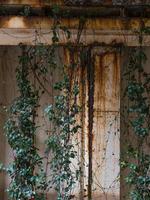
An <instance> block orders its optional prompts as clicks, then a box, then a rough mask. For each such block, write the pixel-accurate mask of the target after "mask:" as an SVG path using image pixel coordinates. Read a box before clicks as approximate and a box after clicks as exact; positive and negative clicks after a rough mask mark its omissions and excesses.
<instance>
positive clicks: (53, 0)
mask: <svg viewBox="0 0 150 200" xmlns="http://www.w3.org/2000/svg"><path fill="white" fill-rule="evenodd" d="M64 2H65V3H64ZM79 2H81V1H75V0H72V1H71V0H66V1H65V0H50V1H44V0H42V1H41V0H21V1H20V0H1V2H0V3H1V4H8V5H10V4H11V5H12V4H20V5H27V4H28V5H34V6H41V5H52V4H58V5H64V4H65V5H79V4H80V3H79ZM82 2H84V5H99V6H101V5H108V6H109V5H111V6H112V5H114V6H116V5H121V4H122V5H125V6H126V5H150V0H138V1H132V0H126V1H124V3H120V2H119V1H118V3H117V1H114V0H104V1H102V0H97V1H94V0H88V1H82Z"/></svg>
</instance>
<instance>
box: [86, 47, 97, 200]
mask: <svg viewBox="0 0 150 200" xmlns="http://www.w3.org/2000/svg"><path fill="white" fill-rule="evenodd" d="M87 56H88V58H87V59H88V62H87V63H88V66H87V67H88V68H87V77H88V147H89V149H88V151H89V168H88V200H92V178H93V177H92V158H93V118H94V71H95V70H94V64H93V58H92V56H91V49H89V50H88V54H87Z"/></svg>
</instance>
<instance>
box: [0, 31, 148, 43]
mask: <svg viewBox="0 0 150 200" xmlns="http://www.w3.org/2000/svg"><path fill="white" fill-rule="evenodd" d="M59 36H60V42H59V44H60V45H65V44H66V42H67V39H66V36H65V34H64V33H62V32H60V33H59ZM77 37H78V32H77V30H71V39H70V43H72V44H76V41H77ZM35 40H37V41H36V42H35ZM138 41H139V38H138V36H137V35H135V34H133V33H131V32H127V31H117V32H116V31H109V32H108V31H98V30H85V31H83V33H82V35H81V38H80V44H82V45H85V46H86V45H93V46H105V45H106V46H107V45H111V46H117V45H118V44H119V46H120V44H121V45H125V46H139V42H138ZM38 42H40V43H43V44H45V45H51V44H52V31H51V30H48V29H38V30H37V29H0V45H19V44H20V43H22V44H25V45H35V44H38ZM143 45H144V46H150V35H147V36H144V37H143Z"/></svg>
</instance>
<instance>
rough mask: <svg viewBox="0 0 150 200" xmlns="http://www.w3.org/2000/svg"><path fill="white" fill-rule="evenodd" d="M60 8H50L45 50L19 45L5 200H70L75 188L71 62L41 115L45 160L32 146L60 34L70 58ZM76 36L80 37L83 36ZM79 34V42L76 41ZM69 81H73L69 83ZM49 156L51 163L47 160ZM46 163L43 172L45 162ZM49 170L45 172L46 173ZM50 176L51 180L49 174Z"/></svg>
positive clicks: (75, 126)
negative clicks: (45, 126)
mask: <svg viewBox="0 0 150 200" xmlns="http://www.w3.org/2000/svg"><path fill="white" fill-rule="evenodd" d="M58 12H59V8H58V7H57V6H54V8H53V18H54V24H53V27H52V32H53V36H52V45H51V46H44V45H43V44H41V43H39V42H38V40H37V37H36V41H35V46H31V47H25V46H22V45H21V50H22V55H21V56H20V57H19V66H18V67H17V68H16V80H17V87H18V90H19V91H18V97H17V98H16V99H15V100H14V102H13V103H12V105H11V106H10V109H9V111H8V115H9V117H8V120H7V122H6V124H5V132H6V136H7V140H8V143H9V145H10V147H11V149H12V152H13V162H12V163H10V165H9V166H6V167H5V166H3V165H1V166H0V168H1V170H4V171H6V172H7V173H8V174H9V176H10V178H11V182H10V184H9V187H8V188H7V193H8V196H9V199H12V200H19V199H20V200H29V199H30V200H31V199H32V200H33V199H36V200H38V199H39V200H42V199H43V200H44V199H48V196H47V193H48V192H49V190H50V189H54V190H55V191H56V192H57V199H58V200H67V199H68V200H69V199H71V198H72V197H73V195H72V191H73V189H74V188H73V187H74V185H75V183H76V181H77V180H78V176H79V168H78V167H77V168H76V169H75V170H74V169H73V166H72V162H73V160H74V159H75V158H76V156H77V151H76V150H75V144H73V142H72V140H73V137H74V135H75V134H77V133H78V130H79V128H80V126H79V124H78V122H77V115H78V113H79V111H80V107H79V105H78V103H77V98H78V94H79V88H78V81H77V79H76V77H75V74H74V71H76V66H77V65H78V64H77V63H76V61H75V60H74V58H73V60H72V62H71V63H70V64H69V65H65V64H64V63H63V64H62V66H61V69H60V71H62V78H61V81H59V82H56V83H54V85H53V86H52V87H53V89H54V90H55V91H56V93H57V94H58V95H56V96H55V97H54V99H53V104H50V105H48V106H47V108H46V109H45V111H44V112H45V114H46V116H47V117H48V119H49V123H51V124H52V130H49V132H50V135H48V138H47V140H46V141H45V143H46V149H45V157H41V156H40V155H39V152H38V149H37V146H36V134H37V132H38V124H37V123H36V118H37V116H38V109H39V107H40V103H39V102H40V98H41V96H42V95H43V94H44V93H45V92H46V93H47V94H48V95H49V96H50V97H51V95H52V94H50V92H49V89H48V88H46V86H45V82H47V79H46V76H47V75H48V74H49V73H50V72H51V71H52V70H53V71H55V70H59V68H58V65H57V62H56V60H57V58H56V52H57V50H58V46H59V31H62V32H63V33H64V34H65V36H66V38H67V41H68V43H67V44H68V47H67V50H68V52H72V53H73V49H72V48H71V45H70V43H69V39H70V32H69V30H68V29H67V28H66V27H63V26H61V23H60V20H59V18H58V17H57V14H58ZM79 31H80V34H81V30H79ZM80 34H78V38H77V42H78V43H79V41H80V38H79V37H80ZM70 76H71V77H72V78H73V80H72V79H71V77H70ZM49 154H51V155H52V156H51V158H49V156H48V155H49ZM45 158H46V159H47V163H46V165H47V166H46V171H45V169H44V160H45ZM48 167H49V170H48V169H47V168H48ZM48 171H50V172H51V174H50V175H49V174H48Z"/></svg>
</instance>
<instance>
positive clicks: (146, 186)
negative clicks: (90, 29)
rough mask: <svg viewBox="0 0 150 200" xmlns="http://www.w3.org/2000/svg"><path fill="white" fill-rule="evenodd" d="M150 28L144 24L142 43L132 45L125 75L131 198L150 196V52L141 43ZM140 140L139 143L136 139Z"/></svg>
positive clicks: (146, 197) (145, 199)
mask: <svg viewBox="0 0 150 200" xmlns="http://www.w3.org/2000/svg"><path fill="white" fill-rule="evenodd" d="M148 30H149V29H146V28H142V29H141V31H140V33H138V34H139V43H140V46H139V47H137V48H132V50H131V54H130V58H129V64H128V67H127V72H126V73H125V77H128V85H127V88H126V96H127V98H128V102H129V103H128V104H129V107H128V110H127V112H128V120H129V121H130V123H129V127H128V128H129V129H130V133H131V132H132V133H133V135H132V134H131V137H133V139H132V142H131V143H130V144H129V147H128V151H127V160H126V161H125V162H124V163H123V167H125V168H126V167H127V168H128V170H129V173H128V176H127V177H126V182H127V183H128V184H129V185H130V186H131V187H130V188H131V192H130V199H132V200H148V199H150V155H149V152H148V150H146V148H145V146H147V145H148V140H149V136H150V124H149V120H150V109H149V108H150V98H149V92H150V74H149V73H148V72H146V71H145V68H144V66H145V63H146V61H147V56H146V53H145V51H144V47H143V46H142V41H143V34H144V33H148ZM135 141H137V145H136V143H135Z"/></svg>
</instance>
